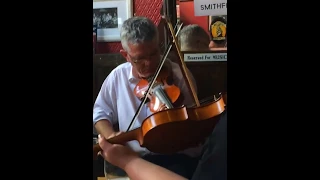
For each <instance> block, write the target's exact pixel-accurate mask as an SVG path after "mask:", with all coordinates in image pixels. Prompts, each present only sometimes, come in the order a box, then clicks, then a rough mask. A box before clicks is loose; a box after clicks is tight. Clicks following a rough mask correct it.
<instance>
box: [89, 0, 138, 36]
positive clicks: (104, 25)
mask: <svg viewBox="0 0 320 180" xmlns="http://www.w3.org/2000/svg"><path fill="white" fill-rule="evenodd" d="M132 9H133V7H132V0H93V25H94V26H96V27H97V31H96V32H97V42H118V41H120V29H121V26H122V24H123V22H124V21H125V20H127V19H128V18H130V17H132V14H133V12H132V11H133V10H132Z"/></svg>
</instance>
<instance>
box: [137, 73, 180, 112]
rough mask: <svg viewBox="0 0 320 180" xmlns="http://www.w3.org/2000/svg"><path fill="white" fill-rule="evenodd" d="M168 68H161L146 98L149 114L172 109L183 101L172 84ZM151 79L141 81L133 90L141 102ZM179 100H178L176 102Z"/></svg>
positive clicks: (178, 91) (177, 89)
mask: <svg viewBox="0 0 320 180" xmlns="http://www.w3.org/2000/svg"><path fill="white" fill-rule="evenodd" d="M168 69H169V68H168V67H166V68H163V69H162V70H161V71H160V73H159V75H158V77H157V79H156V81H155V83H154V85H153V87H151V90H150V93H149V94H148V95H147V97H148V100H149V101H147V102H148V107H149V109H150V111H151V112H153V113H155V112H159V111H162V110H165V109H171V108H174V106H176V105H177V104H180V103H181V102H182V101H183V98H182V96H180V93H181V91H180V89H179V88H178V87H177V86H176V85H174V84H173V79H172V76H171V75H172V74H171V73H170V72H169V70H168ZM150 81H151V79H150V78H149V79H141V80H140V81H139V83H138V84H137V85H136V87H135V88H134V94H135V95H136V96H137V97H138V98H139V99H140V100H142V99H143V98H144V97H145V96H146V92H147V89H148V88H149V85H150V84H149V83H150ZM178 99H179V100H178Z"/></svg>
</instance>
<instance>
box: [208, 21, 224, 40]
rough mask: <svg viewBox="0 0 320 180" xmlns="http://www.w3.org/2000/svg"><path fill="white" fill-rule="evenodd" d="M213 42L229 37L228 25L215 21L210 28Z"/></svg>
mask: <svg viewBox="0 0 320 180" xmlns="http://www.w3.org/2000/svg"><path fill="white" fill-rule="evenodd" d="M210 33H211V35H212V40H225V39H226V35H227V24H226V23H224V22H222V21H219V20H218V21H213V22H212V24H211V26H210Z"/></svg>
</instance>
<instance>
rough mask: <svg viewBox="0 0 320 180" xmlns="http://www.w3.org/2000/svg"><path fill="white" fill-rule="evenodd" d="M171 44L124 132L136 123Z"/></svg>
mask: <svg viewBox="0 0 320 180" xmlns="http://www.w3.org/2000/svg"><path fill="white" fill-rule="evenodd" d="M182 25H183V23H181V24H180V25H179V26H178V30H177V34H176V35H175V36H178V34H179V32H180V30H181V28H182ZM172 43H173V41H170V44H169V46H168V47H167V49H166V51H165V55H164V56H163V58H162V60H161V63H160V64H159V65H158V68H157V70H156V73H155V75H154V76H153V78H152V80H151V82H150V83H149V87H148V89H147V92H146V93H145V95H144V97H143V100H142V101H141V103H140V105H139V107H138V110H137V112H136V113H135V115H134V116H133V118H132V120H131V122H130V125H129V126H128V128H127V131H126V132H128V131H130V130H131V129H132V126H133V124H134V123H135V122H136V121H137V117H138V116H139V114H140V112H141V110H142V106H143V104H144V103H145V102H146V100H147V98H148V96H147V95H148V94H149V93H150V91H151V87H153V85H154V83H155V81H156V79H157V77H158V75H159V73H160V71H161V69H162V66H163V65H164V63H165V60H166V59H167V56H168V54H169V52H170V50H171V48H172Z"/></svg>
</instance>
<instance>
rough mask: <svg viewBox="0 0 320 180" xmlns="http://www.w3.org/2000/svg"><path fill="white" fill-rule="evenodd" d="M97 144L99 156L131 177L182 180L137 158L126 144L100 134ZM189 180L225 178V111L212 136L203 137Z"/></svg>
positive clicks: (139, 179) (140, 179)
mask: <svg viewBox="0 0 320 180" xmlns="http://www.w3.org/2000/svg"><path fill="white" fill-rule="evenodd" d="M99 145H100V147H101V148H102V150H103V151H102V152H100V154H101V155H102V157H103V158H104V159H106V160H108V161H109V162H110V163H112V164H114V165H116V166H118V167H120V168H122V169H124V170H125V171H126V172H127V174H128V175H129V177H130V178H132V179H135V180H158V179H159V180H163V179H166V180H185V178H184V177H182V176H180V175H178V174H176V173H173V172H171V171H169V170H167V169H165V168H162V167H160V166H158V165H155V164H152V163H150V162H148V161H145V160H143V159H141V158H139V156H138V155H137V154H136V153H135V152H133V151H132V150H131V149H129V148H128V147H125V146H122V145H116V144H110V143H108V142H107V141H106V140H105V139H104V138H101V137H99ZM140 169H144V170H143V171H141V170H140ZM190 179H191V178H190ZM191 180H227V112H225V113H224V114H222V115H221V116H220V120H219V121H218V123H217V125H216V127H215V128H214V130H213V132H212V134H211V136H209V137H208V139H207V140H206V142H205V145H204V148H203V153H202V157H201V159H200V161H199V163H198V165H197V168H196V170H195V172H194V174H193V175H192V179H191Z"/></svg>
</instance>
